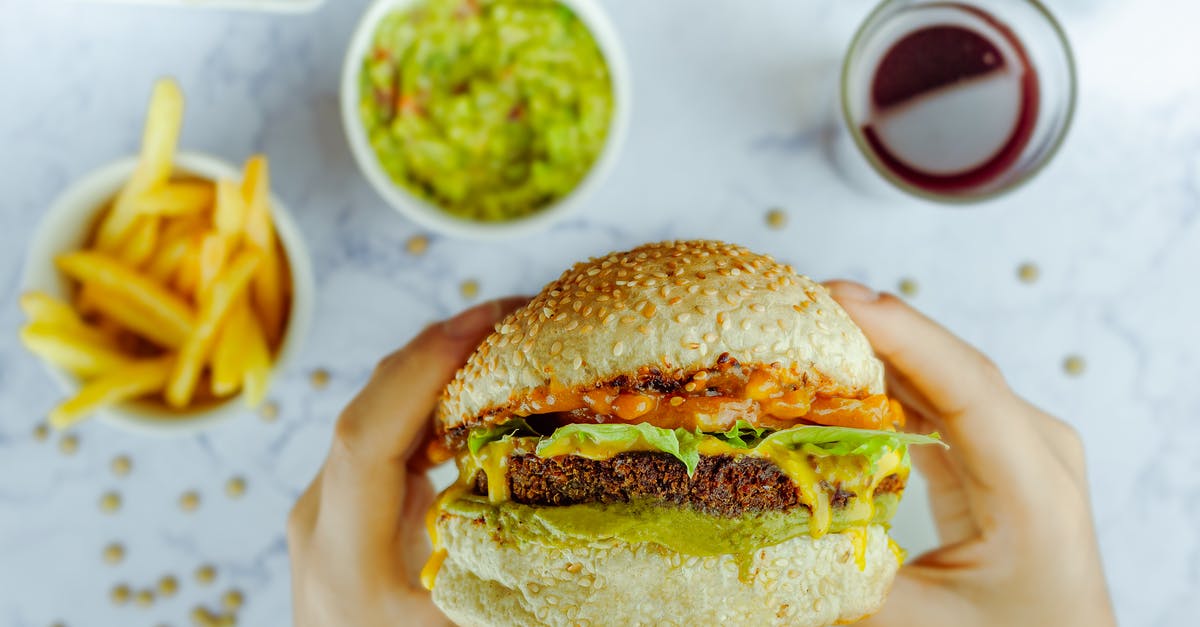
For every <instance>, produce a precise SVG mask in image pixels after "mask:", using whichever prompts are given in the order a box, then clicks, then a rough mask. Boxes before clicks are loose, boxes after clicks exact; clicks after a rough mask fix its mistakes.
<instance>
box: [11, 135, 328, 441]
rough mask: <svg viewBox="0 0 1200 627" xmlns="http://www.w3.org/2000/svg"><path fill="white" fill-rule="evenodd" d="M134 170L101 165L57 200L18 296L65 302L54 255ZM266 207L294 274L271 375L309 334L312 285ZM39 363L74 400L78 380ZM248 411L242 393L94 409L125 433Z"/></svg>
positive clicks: (80, 234) (209, 163) (182, 157)
mask: <svg viewBox="0 0 1200 627" xmlns="http://www.w3.org/2000/svg"><path fill="white" fill-rule="evenodd" d="M174 163H175V171H176V172H177V173H180V174H190V175H192V176H197V177H200V178H203V179H208V180H216V179H220V178H229V179H239V180H240V179H241V176H242V175H241V172H240V171H239V170H237V169H236V168H234V167H233V166H231V165H229V164H228V163H226V162H224V161H221V160H219V159H216V158H214V157H209V156H206V155H201V154H192V153H182V154H179V155H176V157H175V161H174ZM136 165H137V159H136V158H133V157H129V158H125V159H122V160H120V161H117V162H116V163H112V164H109V165H107V166H104V167H102V168H100V169H98V170H96V171H94V172H92V173H91V174H88V175H87V176H85V177H83V178H82V179H80V180H79V181H77V182H75V183H74V184H72V185H71V186H70V187H68V188H67V189H66V191H64V192H63V193H62V194H61V195H60V196H59V197H58V198H57V199H56V200H55V201H54V203H53V204H52V205H51V206H50V209H49V210H48V211H47V212H46V213H45V215H44V216H43V217H42V222H41V224H39V225H38V228H37V231H36V232H35V233H34V235H33V240H32V241H31V242H30V244H29V251H28V253H27V255H26V257H25V274H24V277H23V280H22V288H21V291H22V292H27V291H33V290H36V291H40V292H45V293H47V294H49V295H51V296H54V297H57V298H61V299H66V298H68V296H69V295H70V291H69V288H70V283H69V281H68V279H67V278H66V277H65V276H63V275H62V273H61V272H59V271H58V269H57V268H56V267H55V265H54V258H55V257H57V256H58V255H60V254H63V253H66V252H70V251H73V250H78V249H79V248H80V247H82V246H83V245H84V243H85V238H86V237H87V236H88V233H89V231H90V229H91V227H92V225H93V223H94V221H95V219H96V214H97V212H98V211H99V210H100V209H101V208H102V207H103V206H104V204H105V203H106V202H108V201H109V200H111V199H112V198H113V196H115V195H116V194H117V192H119V191H120V190H121V188H122V187H123V186H124V185H125V182H126V181H128V180H129V177H130V175H132V174H133V170H134V168H135V167H136ZM271 209H272V217H273V219H274V221H275V230H276V233H278V236H279V241H280V243H281V244H282V247H283V250H284V254H285V255H286V257H287V261H288V265H289V266H290V268H291V275H292V303H291V312H290V314H289V318H288V325H287V331H286V332H285V334H284V336H283V339H282V344H281V345H280V348H279V354H278V356H277V358H276V361H275V364H274V366H273V369H272V370H273V374H274V373H275V372H279V371H282V370H284V369H286V368H287V367H288V365H289V364H290V363H291V362H292V361H294V359H295V357H296V355H297V353H298V352H299V349H300V344H301V343H302V341H303V340H304V338H305V336H306V335H307V334H308V328H309V324H310V322H311V319H312V311H313V296H314V292H315V289H316V288H315V284H314V282H313V272H312V265H311V263H310V261H309V256H308V247H307V246H306V245H305V243H304V239H303V238H302V237H301V235H300V230H299V229H298V228H297V227H296V223H295V222H294V221H293V220H292V216H291V214H289V213H288V210H287V208H285V207H284V205H283V203H281V202H280V201H279V199H278V198H276V197H275V196H274V194H272V196H271ZM43 363H44V364H45V366H46V369H47V371H48V372H49V373H50V376H51V378H53V379H54V381H55V382H56V383H58V385H59V387H60V388H62V390H63V392H64V393H66V394H68V395H73V394H75V393H76V392H77V391H78V390H79V388H80V386H81V382H80V381H79V379H77V378H76V377H74V376H73V375H71V374H70V373H69V372H66V371H64V370H62V369H59V368H57V367H56V366H54V365H52V364H50V363H46V362H43ZM246 411H247V409H246V407H245V405H244V404H243V402H242V398H241V395H240V394H239V395H237V396H234V397H231V398H230V399H228V400H225V401H221V402H220V403H218V404H215V405H207V406H204V407H200V408H196V409H193V410H181V411H171V410H167V409H166V408H165V407H163V406H161V405H157V404H154V403H151V402H146V401H141V402H139V401H133V402H129V403H123V404H120V405H115V406H112V407H109V408H106V409H103V410H101V411H100V412H98V415H97V418H99V419H100V420H102V421H104V422H106V423H108V424H112V425H115V426H117V427H120V428H122V429H126V430H129V431H136V432H141V433H151V434H158V435H189V434H193V433H197V432H199V431H201V430H203V429H206V428H208V427H211V426H213V425H215V424H217V423H219V422H221V421H224V420H228V419H229V418H232V417H233V416H236V415H238V414H241V413H245V412H246Z"/></svg>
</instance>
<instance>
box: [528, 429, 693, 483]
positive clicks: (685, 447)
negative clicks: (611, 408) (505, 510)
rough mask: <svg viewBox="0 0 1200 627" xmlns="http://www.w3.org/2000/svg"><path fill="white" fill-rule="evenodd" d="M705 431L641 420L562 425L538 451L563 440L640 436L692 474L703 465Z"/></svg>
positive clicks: (633, 439)
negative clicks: (670, 427)
mask: <svg viewBox="0 0 1200 627" xmlns="http://www.w3.org/2000/svg"><path fill="white" fill-rule="evenodd" d="M703 438H704V435H703V434H700V433H695V432H692V431H688V430H687V429H673V430H672V429H663V428H661V427H655V426H653V425H649V424H646V423H644V422H639V423H636V424H624V423H622V424H603V425H597V424H569V425H566V426H565V427H559V428H558V429H556V430H555V431H554V433H553V434H551V435H550V436H548V437H546V438H543V439H542V441H541V442H538V445H537V454H538V455H541V454H542V453H543V452H545V451H546V449H548V448H550V447H552V446H554V445H556V444H559V443H563V442H573V443H591V444H620V445H626V446H632V445H633V444H635V443H637V441H638V440H639V439H640V440H641V441H642V442H644V443H645V444H646V445H648V446H649V447H650V448H651V449H652V450H656V451H662V452H664V453H670V454H671V455H673V456H674V457H675V458H676V459H678V460H679V461H681V462H683V465H684V466H687V471H688V476H689V477H690V476H692V475H694V474H695V473H696V467H697V466H699V465H700V449H699V445H700V440H702V439H703Z"/></svg>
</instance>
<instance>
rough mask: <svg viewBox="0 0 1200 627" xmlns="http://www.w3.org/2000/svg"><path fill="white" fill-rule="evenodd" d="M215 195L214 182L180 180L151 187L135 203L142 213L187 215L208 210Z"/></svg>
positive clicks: (137, 209)
mask: <svg viewBox="0 0 1200 627" xmlns="http://www.w3.org/2000/svg"><path fill="white" fill-rule="evenodd" d="M215 197H216V193H215V191H214V190H213V184H212V183H209V182H208V181H180V182H176V183H167V184H165V185H163V186H162V187H156V188H153V189H150V190H148V191H146V192H144V193H143V194H142V195H141V196H139V197H138V198H137V199H136V200H134V204H135V205H136V211H137V213H138V214H140V215H157V216H185V215H196V214H199V213H203V212H205V211H207V210H208V209H210V208H211V207H212V206H213V200H214V198H215Z"/></svg>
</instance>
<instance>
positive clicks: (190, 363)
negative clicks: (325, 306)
mask: <svg viewBox="0 0 1200 627" xmlns="http://www.w3.org/2000/svg"><path fill="white" fill-rule="evenodd" d="M261 258H262V257H261V255H259V254H258V253H257V252H256V251H252V250H245V251H242V252H241V253H239V254H238V255H237V257H235V258H234V259H233V262H232V263H230V265H229V267H228V268H227V269H225V270H224V271H223V272H222V273H221V275H220V276H218V277H217V280H216V281H215V282H214V283H213V286H212V290H211V291H210V293H209V296H208V298H206V299H205V301H204V304H203V307H202V308H201V310H200V316H199V318H198V319H197V322H196V329H195V331H193V332H192V334H191V335H190V336H189V337H188V340H187V342H186V343H185V344H184V345H183V348H181V349H180V351H179V359H178V360H177V361H176V362H175V365H174V368H173V369H172V371H171V376H170V378H169V380H168V381H167V386H166V399H167V403H168V404H169V405H171V406H172V407H184V406H186V405H187V404H188V402H189V401H191V399H192V395H193V394H194V393H195V391H196V382H197V380H198V379H199V378H200V371H201V369H202V368H203V367H204V364H205V363H206V362H207V360H208V354H209V351H210V350H212V345H213V342H214V341H215V340H216V335H217V331H218V330H219V328H220V325H221V323H222V322H223V321H224V320H225V318H226V316H227V314H228V313H229V310H230V308H231V307H232V306H233V303H234V301H235V300H237V298H238V296H240V295H241V294H242V293H243V292H245V291H246V288H247V286H248V285H249V284H250V279H251V277H252V276H253V275H254V271H255V270H256V269H257V268H258V266H259V264H260V261H261Z"/></svg>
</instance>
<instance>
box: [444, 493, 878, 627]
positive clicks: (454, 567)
mask: <svg viewBox="0 0 1200 627" xmlns="http://www.w3.org/2000/svg"><path fill="white" fill-rule="evenodd" d="M437 525H438V537H439V538H440V540H441V543H442V545H443V547H444V548H445V549H446V551H447V557H446V560H445V562H444V563H443V564H442V567H441V570H440V571H439V573H438V574H437V579H436V584H435V585H434V588H433V601H434V603H436V604H437V606H438V607H440V608H441V609H442V611H443V612H445V613H446V615H447V616H448V617H449V618H450V619H451V620H453V621H454V622H455V623H457V624H458V625H461V626H463V627H473V626H476V625H478V626H485V625H486V626H491V625H497V626H498V625H591V626H593V627H599V626H601V625H697V624H700V625H704V624H748V625H796V626H801V627H806V626H812V627H817V626H823V625H832V624H835V623H849V622H854V621H856V620H858V619H860V618H863V617H865V616H867V615H870V614H872V613H874V612H876V611H878V609H879V608H880V606H882V605H883V600H884V598H885V597H886V595H887V592H888V589H889V588H890V586H891V583H892V579H893V578H894V577H895V575H896V569H897V568H898V567H899V562H898V559H897V556H896V554H895V553H894V552H893V551H892V550H891V548H890V547H889V542H888V536H887V531H886V530H885V529H884V528H883V527H882V526H880V525H870V526H868V527H866V528H865V529H862V530H860V531H859V532H849V533H837V534H829V535H826V536H824V537H822V538H820V539H817V540H814V539H812V538H810V537H808V536H802V537H797V538H793V539H791V540H788V541H786V542H783V543H781V544H777V545H775V546H769V547H763V548H761V549H758V550H756V551H754V553H753V554H752V555H750V556H747V557H746V558H745V559H739V556H733V555H720V556H711V557H694V556H689V555H681V554H679V553H676V552H674V551H671V550H668V549H665V548H663V547H662V546H661V545H658V544H653V543H640V544H627V543H624V542H620V541H616V540H597V541H596V542H593V543H591V544H589V545H587V546H577V547H564V548H551V547H547V546H544V545H540V544H536V543H532V542H528V541H522V540H517V539H515V538H512V537H506V535H505V534H504V533H503V532H502V530H501V529H499V528H496V527H492V526H489V525H487V524H485V523H484V522H483V521H482V520H481V519H479V520H477V519H472V518H469V517H463V516H459V515H456V514H451V513H448V512H443V513H442V514H441V516H440V517H439V520H438V523H437ZM864 532H865V533H864ZM864 541H865V546H864V545H863V544H859V543H860V542H864ZM856 544H858V546H860V547H862V548H861V549H860V550H861V553H860V552H859V551H856ZM859 557H861V558H862V559H861V560H860V559H859ZM739 573H744V575H745V576H744V577H739Z"/></svg>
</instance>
